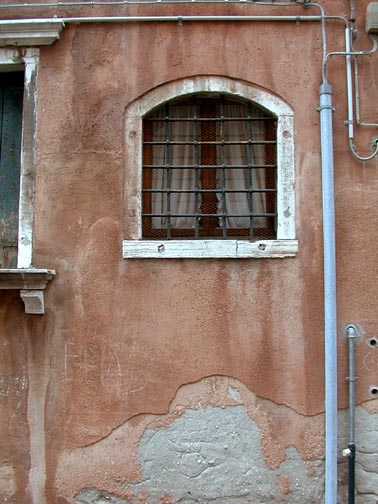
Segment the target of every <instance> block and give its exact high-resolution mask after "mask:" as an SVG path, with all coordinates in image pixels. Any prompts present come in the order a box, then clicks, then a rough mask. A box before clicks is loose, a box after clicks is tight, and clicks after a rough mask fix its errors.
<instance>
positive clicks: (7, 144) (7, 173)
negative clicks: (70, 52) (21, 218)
mask: <svg viewBox="0 0 378 504" xmlns="http://www.w3.org/2000/svg"><path fill="white" fill-rule="evenodd" d="M0 75H1V78H0V181H1V182H0V219H1V227H0V268H15V267H16V266H17V241H18V214H19V210H18V209H19V194H20V158H21V131H22V101H23V91H24V84H23V82H24V74H23V72H9V73H1V74H0Z"/></svg>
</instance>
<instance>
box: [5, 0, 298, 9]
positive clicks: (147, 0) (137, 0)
mask: <svg viewBox="0 0 378 504" xmlns="http://www.w3.org/2000/svg"><path fill="white" fill-rule="evenodd" d="M185 3H188V4H193V3H206V4H209V1H208V0H173V1H172V0H130V1H129V0H121V1H119V0H118V1H113V2H98V1H93V2H56V3H37V2H33V3H24V4H3V5H0V9H15V8H20V7H22V8H24V7H93V6H95V7H104V6H108V5H112V6H114V5H120V6H122V5H123V6H127V5H144V4H157V5H160V4H170V5H172V4H185ZM211 3H221V4H224V3H225V4H228V3H241V4H246V3H249V4H254V5H269V6H274V7H275V6H279V7H286V6H290V7H292V6H293V5H301V6H302V5H303V4H302V3H300V2H297V1H296V0H293V1H292V2H290V1H289V2H285V3H284V2H282V3H279V4H277V3H273V2H259V1H257V2H254V1H253V0H211Z"/></svg>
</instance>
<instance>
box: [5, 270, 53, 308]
mask: <svg viewBox="0 0 378 504" xmlns="http://www.w3.org/2000/svg"><path fill="white" fill-rule="evenodd" d="M54 276H55V271H54V270H50V269H36V268H29V269H21V268H17V269H0V290H2V289H13V290H19V291H20V296H21V299H22V300H23V302H24V304H25V313H32V314H34V315H43V314H44V313H45V303H44V295H43V294H44V293H43V291H44V289H45V288H46V286H47V284H48V282H49V281H50V280H51V279H52V278H54Z"/></svg>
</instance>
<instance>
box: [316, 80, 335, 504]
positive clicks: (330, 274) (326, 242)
mask: <svg viewBox="0 0 378 504" xmlns="http://www.w3.org/2000/svg"><path fill="white" fill-rule="evenodd" d="M319 95H320V108H319V111H320V140H321V156H322V198H323V250H324V259H323V260H324V337H325V429H326V432H325V466H326V467H325V478H326V483H325V504H336V502H337V317H336V243H335V201H334V161H333V131H332V87H331V86H330V84H328V83H327V82H323V83H322V85H321V86H320V90H319Z"/></svg>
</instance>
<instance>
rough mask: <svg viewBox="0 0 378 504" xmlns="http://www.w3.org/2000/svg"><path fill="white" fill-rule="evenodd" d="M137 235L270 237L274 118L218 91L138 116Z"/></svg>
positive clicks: (273, 195)
mask: <svg viewBox="0 0 378 504" xmlns="http://www.w3.org/2000/svg"><path fill="white" fill-rule="evenodd" d="M143 131H144V137H143V174H142V184H143V188H142V194H143V198H142V202H143V210H142V233H143V237H144V238H156V239H159V238H165V239H174V238H182V239H184V238H197V239H198V238H218V237H219V238H223V239H227V238H234V237H239V238H244V239H253V238H275V235H276V217H277V211H276V192H277V191H276V185H277V182H276V168H277V166H276V118H275V117H274V116H273V115H271V114H268V113H267V112H265V111H263V110H262V109H261V108H259V107H257V106H255V105H254V104H253V103H251V102H247V101H241V100H240V101H239V100H233V99H229V98H226V97H225V96H222V95H221V96H219V95H218V96H217V97H210V96H201V95H198V96H195V97H192V98H190V99H183V100H182V99H181V100H180V101H171V102H168V103H167V104H165V105H163V106H162V107H159V108H158V109H155V110H154V111H153V112H152V113H150V114H149V115H148V116H146V117H145V119H144V121H143Z"/></svg>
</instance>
